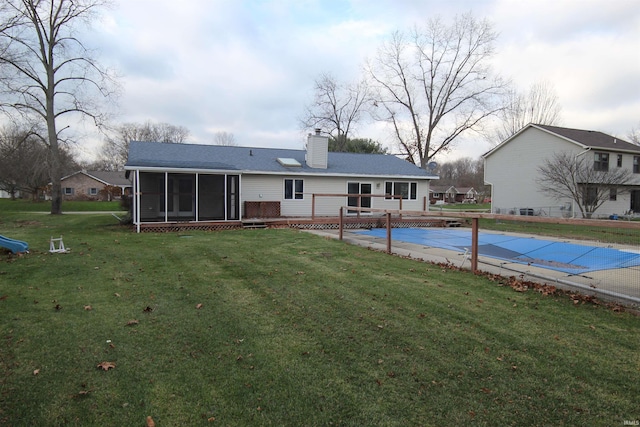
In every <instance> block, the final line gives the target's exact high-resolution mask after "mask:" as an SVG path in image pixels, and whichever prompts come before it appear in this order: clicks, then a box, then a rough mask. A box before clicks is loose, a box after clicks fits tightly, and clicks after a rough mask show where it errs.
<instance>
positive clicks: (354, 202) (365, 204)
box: [347, 182, 371, 215]
mask: <svg viewBox="0 0 640 427" xmlns="http://www.w3.org/2000/svg"><path fill="white" fill-rule="evenodd" d="M347 193H348V194H371V184H367V183H362V182H348V183H347ZM358 201H359V202H360V204H358ZM347 206H353V207H360V208H370V207H371V197H347ZM347 213H348V214H355V213H358V212H357V211H354V210H348V211H347ZM361 213H362V214H364V215H370V214H371V212H361Z"/></svg>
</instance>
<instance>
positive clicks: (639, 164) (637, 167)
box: [633, 156, 640, 173]
mask: <svg viewBox="0 0 640 427" xmlns="http://www.w3.org/2000/svg"><path fill="white" fill-rule="evenodd" d="M633 173H640V156H633Z"/></svg>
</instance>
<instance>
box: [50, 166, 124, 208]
mask: <svg viewBox="0 0 640 427" xmlns="http://www.w3.org/2000/svg"><path fill="white" fill-rule="evenodd" d="M61 184H62V196H63V198H64V200H103V201H104V200H118V199H120V198H122V196H124V195H125V194H128V193H130V191H131V181H130V180H129V179H127V178H126V177H125V172H124V171H118V172H105V171H78V172H75V173H72V174H71V175H67V176H65V177H63V178H62V179H61Z"/></svg>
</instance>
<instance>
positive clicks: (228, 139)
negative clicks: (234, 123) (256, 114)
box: [213, 132, 238, 147]
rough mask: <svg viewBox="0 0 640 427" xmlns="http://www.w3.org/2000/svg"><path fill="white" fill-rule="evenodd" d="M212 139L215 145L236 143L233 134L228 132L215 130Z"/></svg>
mask: <svg viewBox="0 0 640 427" xmlns="http://www.w3.org/2000/svg"><path fill="white" fill-rule="evenodd" d="M213 141H214V144H215V145H225V146H228V147H235V146H237V145H238V143H237V142H236V137H235V135H234V134H233V133H230V132H216V134H215V135H214V137H213Z"/></svg>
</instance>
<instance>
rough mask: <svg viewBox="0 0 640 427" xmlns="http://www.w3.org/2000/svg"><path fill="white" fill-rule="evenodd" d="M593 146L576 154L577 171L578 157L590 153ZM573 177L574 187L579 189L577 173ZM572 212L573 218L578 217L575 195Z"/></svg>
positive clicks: (574, 160) (575, 164) (574, 161)
mask: <svg viewBox="0 0 640 427" xmlns="http://www.w3.org/2000/svg"><path fill="white" fill-rule="evenodd" d="M591 148H592V147H587V149H586V150H584V151H581V152H580V153H578V154H576V155H575V157H574V158H573V164H574V166H576V171H577V166H578V157H580V156H582V155H583V154H586V153H588V152H589V151H591ZM572 179H573V187H574V188H575V189H577V188H578V183H577V182H576V175H575V173H574V174H573V176H572ZM571 213H572V214H573V215H572V218H575V217H576V201H575V197H574V200H572V201H571Z"/></svg>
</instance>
